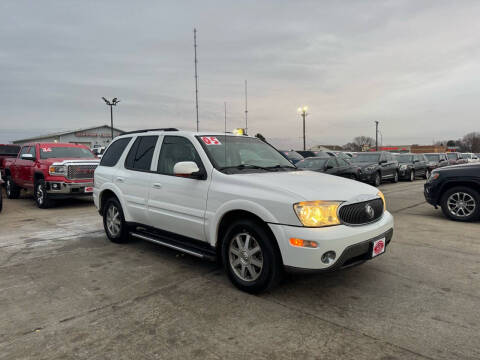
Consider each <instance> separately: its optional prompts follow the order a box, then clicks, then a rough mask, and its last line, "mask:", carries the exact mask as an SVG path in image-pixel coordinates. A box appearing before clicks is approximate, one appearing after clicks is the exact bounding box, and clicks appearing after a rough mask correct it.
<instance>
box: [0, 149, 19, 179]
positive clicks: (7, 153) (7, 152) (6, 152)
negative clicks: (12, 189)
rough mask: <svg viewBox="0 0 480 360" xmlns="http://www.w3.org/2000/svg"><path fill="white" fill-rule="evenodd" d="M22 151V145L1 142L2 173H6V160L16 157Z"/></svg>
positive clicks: (0, 173) (0, 160)
mask: <svg viewBox="0 0 480 360" xmlns="http://www.w3.org/2000/svg"><path fill="white" fill-rule="evenodd" d="M19 151H20V145H14V144H0V175H5V172H4V169H5V160H6V159H7V158H10V157H16V156H17V155H18V153H19Z"/></svg>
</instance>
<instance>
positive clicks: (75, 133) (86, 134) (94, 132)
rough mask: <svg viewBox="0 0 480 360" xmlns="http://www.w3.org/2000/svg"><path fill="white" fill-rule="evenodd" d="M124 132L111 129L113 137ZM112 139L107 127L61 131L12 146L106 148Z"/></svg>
mask: <svg viewBox="0 0 480 360" xmlns="http://www.w3.org/2000/svg"><path fill="white" fill-rule="evenodd" d="M123 133H124V131H122V130H119V129H116V128H113V137H116V136H119V135H122V134H123ZM111 139H112V133H111V127H110V126H108V125H102V126H96V127H90V128H84V129H77V130H71V131H63V132H58V133H54V134H47V135H41V136H36V137H31V138H28V139H19V140H15V141H13V143H14V144H20V145H21V144H25V143H32V142H50V143H54V142H59V143H72V144H82V145H86V146H88V147H89V148H94V147H100V146H107V145H108V144H109V143H110V141H111Z"/></svg>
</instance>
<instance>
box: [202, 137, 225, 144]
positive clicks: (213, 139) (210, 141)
mask: <svg viewBox="0 0 480 360" xmlns="http://www.w3.org/2000/svg"><path fill="white" fill-rule="evenodd" d="M201 139H202V141H203V142H204V143H205V145H222V143H221V142H220V140H218V139H217V138H216V137H215V136H202V138H201Z"/></svg>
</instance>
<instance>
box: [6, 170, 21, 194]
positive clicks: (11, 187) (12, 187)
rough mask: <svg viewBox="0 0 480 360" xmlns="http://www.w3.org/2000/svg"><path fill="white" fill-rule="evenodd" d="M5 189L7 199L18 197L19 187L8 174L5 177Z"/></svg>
mask: <svg viewBox="0 0 480 360" xmlns="http://www.w3.org/2000/svg"><path fill="white" fill-rule="evenodd" d="M5 190H6V192H7V197H8V198H9V199H18V197H19V196H20V188H19V187H18V186H17V185H16V184H15V183H14V182H13V180H12V178H11V177H10V176H8V177H7V183H6V185H5Z"/></svg>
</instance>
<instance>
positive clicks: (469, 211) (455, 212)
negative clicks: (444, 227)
mask: <svg viewBox="0 0 480 360" xmlns="http://www.w3.org/2000/svg"><path fill="white" fill-rule="evenodd" d="M479 201H480V195H479V194H478V192H477V191H475V190H473V189H471V188H469V187H465V186H457V187H454V188H451V189H449V190H448V191H447V192H445V194H443V196H442V199H441V200H440V205H441V206H442V211H443V214H444V215H445V216H446V217H447V218H449V219H451V220H457V221H472V220H476V219H478V218H479V217H480V208H479Z"/></svg>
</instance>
